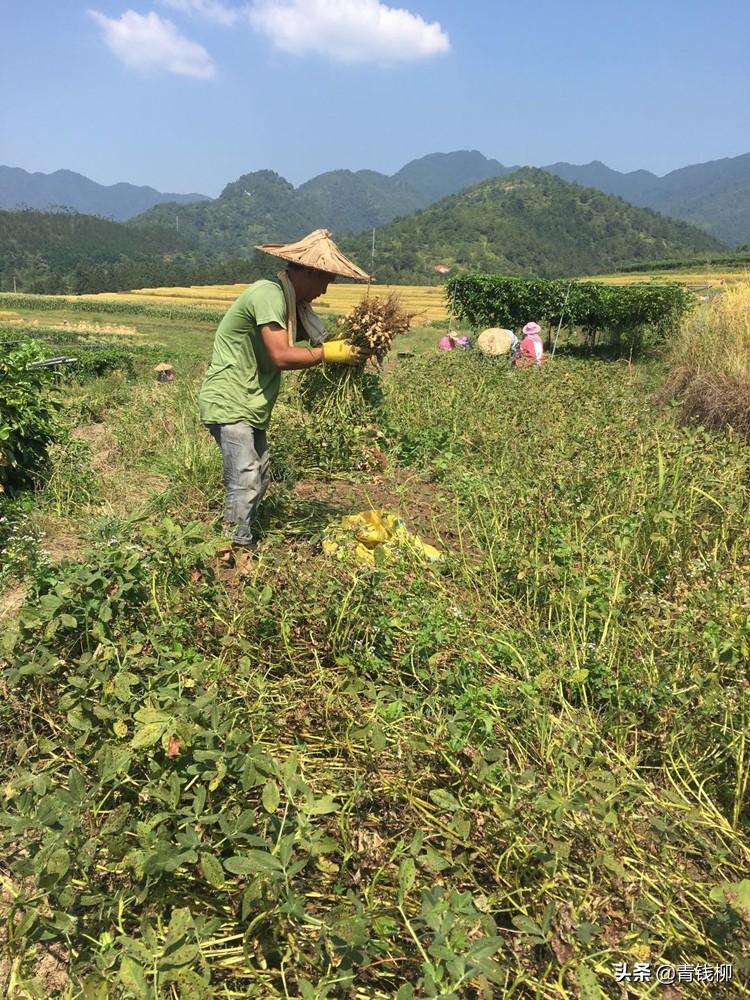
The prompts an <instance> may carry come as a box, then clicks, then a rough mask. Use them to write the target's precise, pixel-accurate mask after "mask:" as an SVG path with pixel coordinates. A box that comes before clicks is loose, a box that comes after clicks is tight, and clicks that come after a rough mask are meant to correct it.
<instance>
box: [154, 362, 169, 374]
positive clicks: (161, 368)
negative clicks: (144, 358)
mask: <svg viewBox="0 0 750 1000" xmlns="http://www.w3.org/2000/svg"><path fill="white" fill-rule="evenodd" d="M154 371H155V372H171V371H172V366H171V365H168V364H167V363H166V361H160V362H159V364H158V365H154Z"/></svg>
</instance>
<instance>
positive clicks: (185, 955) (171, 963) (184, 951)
mask: <svg viewBox="0 0 750 1000" xmlns="http://www.w3.org/2000/svg"><path fill="white" fill-rule="evenodd" d="M199 954H200V948H199V947H198V945H197V944H184V945H182V947H180V948H174V949H173V950H171V951H168V952H166V953H165V955H164V956H163V958H161V959H160V961H159V968H160V969H179V968H181V967H182V966H184V965H190V964H191V963H192V962H194V961H195V960H196V958H197V957H198V955H199Z"/></svg>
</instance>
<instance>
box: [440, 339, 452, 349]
mask: <svg viewBox="0 0 750 1000" xmlns="http://www.w3.org/2000/svg"><path fill="white" fill-rule="evenodd" d="M438 347H439V348H440V350H441V351H452V350H453V341H452V340H451V338H450V337H441V338H440V340H439V341H438Z"/></svg>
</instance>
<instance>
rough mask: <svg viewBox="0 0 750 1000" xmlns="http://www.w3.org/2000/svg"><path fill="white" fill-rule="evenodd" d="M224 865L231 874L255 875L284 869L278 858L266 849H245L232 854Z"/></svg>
mask: <svg viewBox="0 0 750 1000" xmlns="http://www.w3.org/2000/svg"><path fill="white" fill-rule="evenodd" d="M224 867H225V868H226V870H227V871H228V872H232V874H233V875H257V874H258V873H273V874H275V873H278V872H281V871H283V870H284V869H283V868H282V866H281V862H280V861H279V859H278V858H275V857H274V856H273V855H272V854H270V853H269V852H268V851H252V850H251V851H247V852H246V853H245V854H243V855H234V857H231V858H228V859H227V860H226V861H225V862H224Z"/></svg>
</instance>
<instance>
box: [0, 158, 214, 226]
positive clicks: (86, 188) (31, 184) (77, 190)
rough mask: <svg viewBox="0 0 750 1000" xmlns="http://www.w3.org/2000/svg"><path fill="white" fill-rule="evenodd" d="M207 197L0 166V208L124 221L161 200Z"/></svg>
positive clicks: (64, 172) (59, 172)
mask: <svg viewBox="0 0 750 1000" xmlns="http://www.w3.org/2000/svg"><path fill="white" fill-rule="evenodd" d="M208 200H209V199H208V198H207V197H206V195H204V194H171V193H170V194H167V193H165V192H163V191H157V190H156V189H155V188H152V187H138V186H136V185H135V184H125V183H122V184H108V185H105V184H97V183H96V181H92V180H89V178H88V177H84V176H83V174H77V173H75V172H74V171H72V170H56V171H55V172H54V173H52V174H42V173H33V174H32V173H29V172H28V171H27V170H22V169H21V168H20V167H3V166H0V209H17V208H36V209H40V210H42V211H49V210H50V209H53V208H68V209H73V210H74V211H76V212H81V213H83V214H85V215H101V216H104V217H105V218H110V219H114V220H115V221H117V222H124V221H125V220H126V219H132V218H133V216H134V215H139V214H140V213H141V212H145V211H146V210H147V209H149V208H151V207H152V206H153V205H158V204H159V203H160V202H163V201H171V202H177V203H178V204H187V203H190V202H197V201H208Z"/></svg>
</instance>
